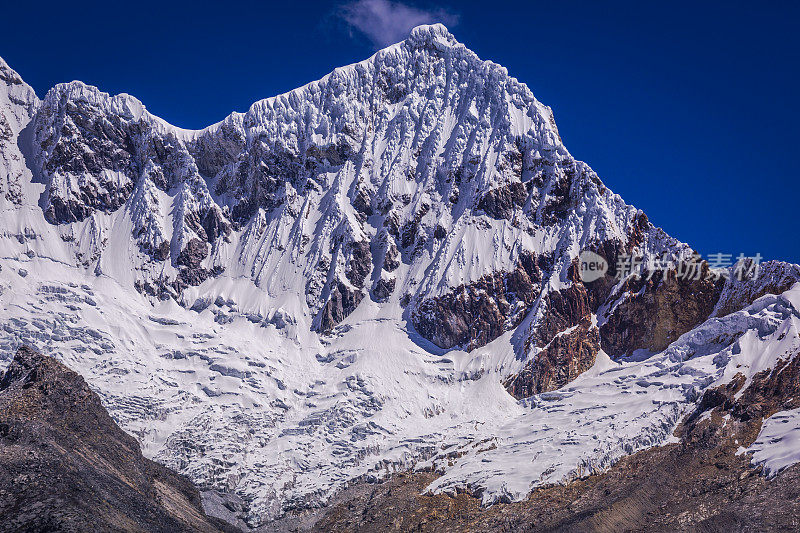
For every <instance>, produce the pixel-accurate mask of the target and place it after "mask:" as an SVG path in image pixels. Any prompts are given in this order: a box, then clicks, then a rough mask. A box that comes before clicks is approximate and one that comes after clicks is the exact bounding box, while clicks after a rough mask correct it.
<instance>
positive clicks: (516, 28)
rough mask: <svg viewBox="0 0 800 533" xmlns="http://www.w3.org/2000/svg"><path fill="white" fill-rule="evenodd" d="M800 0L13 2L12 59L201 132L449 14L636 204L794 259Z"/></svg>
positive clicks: (6, 33) (692, 228) (704, 247)
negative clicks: (129, 97) (128, 98)
mask: <svg viewBox="0 0 800 533" xmlns="http://www.w3.org/2000/svg"><path fill="white" fill-rule="evenodd" d="M799 5H800V4H798V3H796V2H788V1H786V2H781V1H769V2H759V3H756V2H747V3H745V2H742V3H737V2H719V3H715V2H681V1H677V2H669V3H665V2H659V3H655V2H577V1H569V0H565V1H563V2H552V1H548V2H538V1H527V2H518V3H499V2H493V3H487V2H468V1H461V2H455V1H443V2H439V3H437V4H435V5H431V4H422V3H413V2H407V3H402V4H399V3H394V4H392V3H390V2H388V1H387V0H360V1H358V2H350V3H346V2H345V3H340V4H332V3H329V2H313V1H312V2H291V3H280V4H271V3H268V2H235V1H228V2H224V3H219V2H216V3H204V2H201V1H197V2H163V1H162V2H150V1H148V0H145V1H140V2H137V3H136V4H135V5H124V3H106V2H104V3H96V2H83V3H63V2H58V3H49V2H46V1H45V2H38V3H35V4H31V3H30V2H14V3H13V4H9V3H7V4H6V5H4V6H3V9H2V12H3V16H2V19H3V21H2V23H0V24H1V25H2V28H3V31H2V32H0V56H2V57H4V58H5V59H6V60H7V61H8V62H9V64H10V65H11V66H12V68H14V69H16V70H17V71H18V72H19V73H20V74H21V75H22V76H23V78H24V79H25V80H26V81H27V82H28V83H30V84H31V85H32V86H33V87H34V88H35V89H36V91H37V93H38V94H39V95H40V96H42V95H43V94H44V93H45V92H46V90H47V89H48V88H49V87H50V86H52V85H53V84H55V83H58V82H62V81H69V80H73V79H80V80H82V81H84V82H87V83H90V84H93V85H97V86H99V87H100V88H101V89H103V90H105V91H108V92H111V93H118V92H127V93H130V94H133V95H134V96H136V97H137V98H139V99H140V100H142V101H143V102H144V104H145V105H146V106H147V107H148V109H149V110H150V111H151V112H153V113H155V114H157V115H159V116H161V117H163V118H165V119H166V120H168V121H169V122H171V123H173V124H175V125H177V126H182V127H187V128H199V127H203V126H206V125H208V124H211V123H214V122H217V121H219V120H221V119H222V118H223V117H225V116H226V115H227V114H228V113H230V112H231V111H233V110H237V111H244V110H246V109H247V108H248V107H249V106H250V104H251V103H252V102H254V101H256V100H259V99H261V98H265V97H268V96H272V95H274V94H277V93H281V92H284V91H287V90H290V89H292V88H294V87H297V86H300V85H303V84H305V83H307V82H309V81H312V80H314V79H317V78H320V77H321V76H323V75H325V74H326V73H327V72H329V71H330V70H332V69H333V68H335V67H337V66H341V65H345V64H348V63H352V62H355V61H359V60H361V59H364V58H366V57H368V56H369V55H370V54H372V53H373V52H374V50H375V49H376V48H377V47H378V46H380V45H381V44H382V43H385V42H390V41H391V40H393V39H396V38H398V36H399V35H403V34H404V33H405V32H406V30H407V27H408V26H409V25H413V24H416V23H419V22H428V21H429V22H434V21H445V22H446V23H447V25H448V27H450V30H451V31H452V32H453V33H454V34H455V35H456V37H457V38H458V39H459V40H460V41H461V42H463V43H464V44H466V45H467V46H468V47H470V48H471V49H472V50H474V51H475V52H477V53H478V55H479V56H481V57H482V58H483V59H491V60H493V61H495V62H497V63H501V64H503V65H504V66H506V67H507V68H508V70H509V72H510V73H511V75H513V76H515V77H516V78H518V79H519V80H521V81H523V82H525V83H527V84H528V85H529V86H530V87H531V89H532V90H533V92H534V94H535V95H536V97H537V98H538V99H539V100H541V101H542V102H544V103H545V104H547V105H549V106H551V107H552V108H553V110H554V112H555V117H556V121H557V123H558V126H559V129H560V132H561V136H562V138H563V139H564V142H565V144H566V145H567V148H568V149H569V150H570V152H572V154H573V155H574V156H575V157H577V158H578V159H581V160H584V161H586V162H587V163H589V164H590V165H591V166H592V167H593V168H594V169H595V170H596V171H597V172H598V174H599V175H600V176H601V178H602V179H603V180H604V182H605V183H606V184H607V185H608V186H609V187H611V188H612V189H613V190H614V191H615V192H617V193H619V194H620V195H621V196H622V197H623V198H624V199H625V200H626V201H627V202H628V203H632V204H633V205H636V206H637V207H639V208H641V209H643V210H644V211H645V212H646V213H647V214H648V216H649V217H650V219H651V220H652V221H653V223H655V224H657V225H659V226H661V227H663V228H664V229H665V230H666V231H667V232H668V233H670V234H671V235H673V236H675V237H677V238H679V239H681V240H683V241H686V242H688V243H689V244H691V245H692V246H694V247H695V248H696V249H697V250H699V251H700V252H701V253H702V254H704V255H706V254H710V253H714V252H725V253H731V254H734V255H738V254H739V253H745V254H748V255H752V254H755V253H760V254H761V255H763V256H764V257H766V258H776V259H784V260H790V261H793V262H800V236H798V223H797V216H796V213H797V210H798V203H800V194H798V193H800V185H798V183H800V181H799V180H798V178H800V175H799V173H798V163H797V154H798V142H799V141H800V135H798V125H799V124H800V98H798V94H800V91H799V90H798V81H799V80H800V73H798V65H800V46H798V37H797V31H796V24H797V21H798V20H800V7H798V6H799Z"/></svg>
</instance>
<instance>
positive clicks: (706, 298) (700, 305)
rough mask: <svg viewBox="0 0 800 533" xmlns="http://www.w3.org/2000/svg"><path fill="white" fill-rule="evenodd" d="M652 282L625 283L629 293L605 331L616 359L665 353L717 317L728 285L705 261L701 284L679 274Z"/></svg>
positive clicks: (656, 276) (643, 279)
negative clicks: (713, 314)
mask: <svg viewBox="0 0 800 533" xmlns="http://www.w3.org/2000/svg"><path fill="white" fill-rule="evenodd" d="M648 277H649V276H647V275H644V276H642V277H632V278H629V279H628V280H626V281H625V285H624V287H623V288H622V289H621V293H627V294H626V295H625V296H624V299H623V300H622V301H621V303H620V304H619V305H617V307H616V308H615V309H614V312H613V314H612V315H611V316H610V317H609V318H608V321H607V322H606V323H605V324H603V326H602V327H601V328H600V334H601V336H602V346H603V350H605V351H606V353H608V354H609V355H611V356H612V357H613V356H618V355H624V354H631V353H632V352H633V351H634V350H637V349H646V350H650V351H652V352H659V351H661V350H663V349H664V348H666V347H667V346H669V344H670V343H672V342H673V341H675V340H676V339H677V338H678V337H680V336H681V335H683V334H684V333H686V332H687V331H689V330H691V329H692V328H694V327H695V326H697V325H698V324H700V323H702V322H704V321H705V320H706V319H707V318H708V317H709V316H710V315H711V312H712V311H713V310H714V307H715V306H716V303H717V300H718V299H719V297H720V294H721V293H722V288H723V285H724V280H723V279H721V278H715V277H713V276H710V275H709V270H708V264H707V263H705V262H703V263H702V264H701V266H700V272H699V275H698V276H697V279H693V277H692V276H678V274H677V272H676V271H675V270H669V271H667V272H666V275H663V273H662V272H661V271H656V272H655V274H654V275H653V276H652V277H650V279H647V278H648Z"/></svg>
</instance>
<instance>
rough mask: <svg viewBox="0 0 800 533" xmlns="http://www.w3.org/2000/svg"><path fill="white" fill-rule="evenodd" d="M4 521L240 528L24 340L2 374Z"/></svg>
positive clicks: (34, 527) (0, 490) (55, 527)
mask: <svg viewBox="0 0 800 533" xmlns="http://www.w3.org/2000/svg"><path fill="white" fill-rule="evenodd" d="M0 517H2V520H0V530H2V531H9V532H11V531H90V530H91V531H108V532H111V531H142V532H145V531H147V532H151V531H152V532H155V531H163V532H173V531H187V532H188V531H193V532H200V531H204V532H219V531H230V532H233V531H238V530H237V529H235V528H233V527H231V526H229V525H227V524H225V523H224V522H222V521H219V520H217V519H214V518H210V517H208V516H206V514H205V513H204V512H203V508H202V506H201V503H200V493H199V492H198V491H197V489H196V488H195V487H194V486H193V485H192V484H191V482H190V481H189V480H188V479H186V478H185V477H183V476H180V475H178V474H176V473H175V472H173V471H171V470H169V469H167V468H165V467H163V466H161V465H159V464H157V463H154V462H153V461H150V460H148V459H145V458H144V457H143V456H142V454H141V451H140V450H139V444H138V443H137V442H136V440H135V439H134V438H133V437H131V436H130V435H128V434H126V433H124V432H123V431H122V430H121V429H120V428H119V427H118V426H117V425H116V423H114V421H113V420H112V419H111V417H110V416H109V415H108V413H107V412H106V411H105V409H104V408H103V406H102V405H101V403H100V398H99V397H98V396H97V394H95V393H94V392H92V391H91V390H90V389H89V387H88V386H87V384H86V382H85V381H84V380H83V378H81V377H80V376H79V375H77V374H75V373H74V372H72V371H71V370H69V369H68V368H66V367H65V366H64V365H62V364H61V363H59V362H57V361H56V360H54V359H52V358H50V357H46V356H44V355H42V354H40V353H38V352H35V351H33V350H31V349H29V348H27V347H22V348H20V349H19V350H18V351H17V354H16V356H15V357H14V360H13V361H12V362H11V365H10V366H9V367H8V369H7V370H6V372H5V374H4V375H3V377H2V380H0Z"/></svg>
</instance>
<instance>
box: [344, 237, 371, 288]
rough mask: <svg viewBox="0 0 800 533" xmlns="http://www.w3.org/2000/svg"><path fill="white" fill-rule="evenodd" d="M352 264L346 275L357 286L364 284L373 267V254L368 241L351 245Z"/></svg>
mask: <svg viewBox="0 0 800 533" xmlns="http://www.w3.org/2000/svg"><path fill="white" fill-rule="evenodd" d="M349 249H350V265H349V268H348V269H347V271H346V272H345V276H347V279H348V280H350V283H352V284H353V285H355V286H356V287H363V286H364V279H365V278H366V277H367V274H369V271H370V269H371V268H372V254H371V253H370V250H369V242H368V241H360V242H354V243H353V244H351V245H349Z"/></svg>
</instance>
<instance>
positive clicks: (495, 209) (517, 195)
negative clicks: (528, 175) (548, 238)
mask: <svg viewBox="0 0 800 533" xmlns="http://www.w3.org/2000/svg"><path fill="white" fill-rule="evenodd" d="M527 197H528V192H527V191H526V190H525V186H524V185H523V184H522V183H519V182H512V183H509V184H508V185H505V186H503V187H497V188H496V189H492V190H490V191H488V192H487V193H486V194H484V195H483V197H482V198H481V199H480V201H479V202H478V209H483V211H484V212H485V213H486V214H487V215H489V216H490V217H492V218H494V219H497V220H511V217H512V216H513V215H514V211H515V210H516V209H518V208H520V207H522V206H523V205H524V204H525V200H526V199H527Z"/></svg>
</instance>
